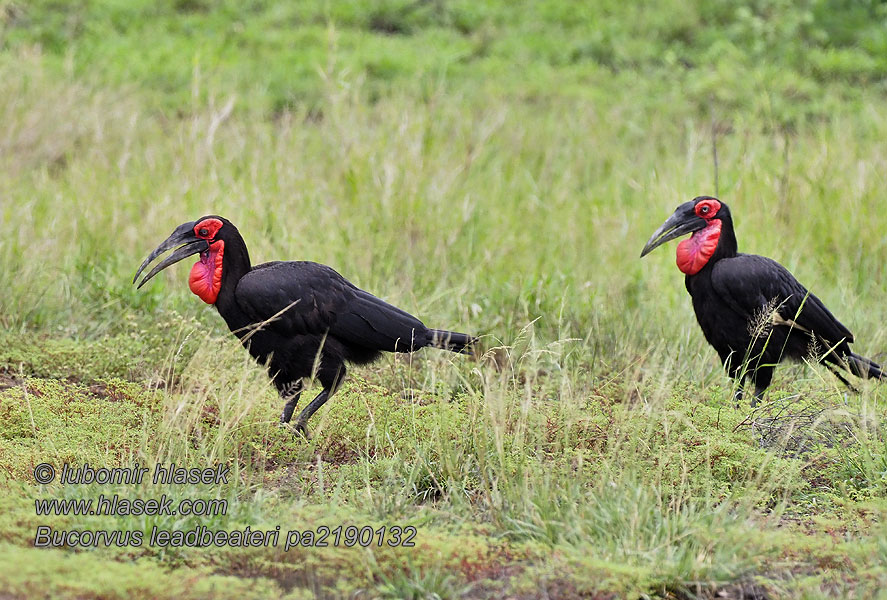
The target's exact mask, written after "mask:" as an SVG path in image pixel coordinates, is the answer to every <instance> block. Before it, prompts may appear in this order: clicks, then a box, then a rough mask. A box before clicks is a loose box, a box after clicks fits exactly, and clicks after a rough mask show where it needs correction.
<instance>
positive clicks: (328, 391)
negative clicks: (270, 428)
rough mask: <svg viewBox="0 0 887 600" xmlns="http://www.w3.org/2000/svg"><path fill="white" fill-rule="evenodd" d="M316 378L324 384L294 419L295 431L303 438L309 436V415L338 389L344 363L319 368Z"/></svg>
mask: <svg viewBox="0 0 887 600" xmlns="http://www.w3.org/2000/svg"><path fill="white" fill-rule="evenodd" d="M318 378H319V379H320V382H321V383H322V384H323V385H324V388H323V390H321V392H320V393H319V394H317V396H316V397H315V398H314V400H312V401H311V402H310V403H309V404H308V406H306V407H305V408H303V409H302V412H300V413H299V417H298V418H297V419H296V431H298V432H299V433H301V434H302V435H303V436H305V438H308V437H309V436H308V427H307V425H308V419H310V418H311V415H313V414H314V413H316V412H317V411H318V410H319V409H320V407H321V406H323V405H324V404H325V403H326V401H327V400H329V399H330V398H332V396H333V394H335V393H336V390H337V389H339V384H340V383H341V382H342V380H343V379H344V378H345V367H344V365H340V366H339V368H338V369H335V370H332V369H326V370H321V372H320V373H318Z"/></svg>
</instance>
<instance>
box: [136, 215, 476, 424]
mask: <svg viewBox="0 0 887 600" xmlns="http://www.w3.org/2000/svg"><path fill="white" fill-rule="evenodd" d="M174 247H178V250H177V251H176V252H174V253H173V255H171V256H170V257H168V258H167V259H166V260H165V261H163V262H162V263H160V264H158V265H157V266H156V267H154V269H153V270H152V271H151V272H149V273H148V275H147V276H146V277H145V279H143V280H142V282H141V283H140V284H139V286H140V287H141V285H143V284H144V283H145V282H146V281H147V280H148V279H150V278H151V277H153V276H154V275H155V274H156V273H158V272H159V271H160V270H162V269H163V268H165V267H167V266H169V265H170V264H173V263H174V262H178V261H179V260H182V259H183V258H185V257H186V256H189V255H192V254H196V253H198V252H199V253H200V255H201V260H200V262H198V263H196V264H195V265H194V267H193V268H192V276H191V289H192V291H194V293H195V294H198V295H199V296H200V297H201V298H203V299H204V301H206V302H210V303H212V304H214V305H215V307H216V308H217V309H218V311H219V314H220V315H221V316H222V318H223V319H225V322H226V324H227V325H228V328H229V329H230V330H231V331H232V332H233V333H234V334H235V335H236V336H237V337H238V338H239V339H240V340H241V342H242V343H243V345H244V346H245V347H246V348H247V349H248V350H249V352H250V354H252V356H253V357H254V358H255V359H256V360H257V361H258V362H259V363H261V364H267V365H268V368H269V374H270V376H271V378H272V380H273V382H274V384H275V386H276V387H277V390H278V392H279V394H280V396H281V397H282V398H284V399H285V400H286V405H285V406H284V410H283V414H282V415H281V422H282V423H288V422H289V421H290V419H291V417H292V414H293V410H294V409H295V406H296V403H297V402H298V400H299V396H300V394H301V392H302V381H303V379H305V378H307V377H310V376H312V375H315V376H316V377H317V379H318V380H319V381H320V383H321V385H322V386H323V390H322V391H321V392H320V394H318V395H317V397H316V398H314V400H312V401H311V403H310V404H309V405H308V406H307V407H306V408H305V409H304V410H302V412H301V413H300V414H299V416H298V418H297V419H296V428H297V429H298V430H301V431H302V432H303V433H304V432H306V423H307V421H308V419H309V418H310V417H311V415H313V414H314V412H316V411H317V409H319V408H320V407H321V406H322V405H323V404H324V402H326V401H327V400H328V399H329V398H330V396H332V395H333V394H334V393H335V391H336V389H337V388H338V386H339V384H340V383H341V382H342V379H343V378H344V377H345V374H346V367H345V363H346V362H347V363H351V364H355V365H362V364H367V363H370V362H372V361H374V360H376V359H378V358H379V357H380V355H381V353H382V352H413V351H415V350H419V349H420V348H425V347H429V346H430V347H434V348H442V349H446V350H450V351H453V352H459V353H470V351H471V345H472V344H473V343H474V341H475V338H473V337H472V336H469V335H467V334H464V333H456V332H452V331H444V330H437V329H429V328H428V327H426V326H425V325H424V324H423V323H422V322H421V321H420V320H419V319H417V318H416V317H414V316H413V315H411V314H409V313H407V312H405V311H403V310H401V309H399V308H397V307H395V306H392V305H391V304H388V303H387V302H385V301H383V300H380V299H379V298H377V297H376V296H373V295H372V294H370V293H368V292H366V291H364V290H362V289H360V288H358V287H356V286H355V285H353V284H352V283H351V282H349V281H348V280H347V279H345V278H344V277H342V276H341V275H340V274H339V273H337V272H336V271H335V270H333V269H331V268H330V267H328V266H325V265H321V264H318V263H314V262H308V261H288V262H282V261H274V262H268V263H263V264H260V265H256V266H252V265H251V264H250V259H249V253H248V251H247V248H246V244H245V242H244V241H243V238H242V237H241V235H240V233H239V232H238V231H237V228H236V227H235V226H234V225H233V224H231V222H230V221H228V220H226V219H224V218H222V217H219V216H214V215H210V216H207V217H202V218H201V219H198V220H197V221H194V222H191V223H185V224H183V225H181V226H179V227H178V228H177V229H176V231H175V232H173V234H172V235H171V236H170V237H169V238H168V239H167V240H166V241H165V242H163V243H162V244H161V245H160V246H158V248H157V249H156V250H155V251H154V252H152V254H151V255H150V256H149V257H148V258H147V259H146V260H145V262H144V263H143V264H142V266H141V267H140V268H139V271H138V273H136V278H138V276H139V274H140V273H141V272H142V270H143V269H144V268H145V267H146V266H147V265H148V264H149V263H150V262H151V261H152V260H153V259H154V258H156V257H157V256H159V255H160V254H162V253H163V252H164V251H166V250H169V249H171V248H174ZM219 275H220V277H219ZM214 276H215V277H216V279H213V277H214ZM133 281H135V279H133Z"/></svg>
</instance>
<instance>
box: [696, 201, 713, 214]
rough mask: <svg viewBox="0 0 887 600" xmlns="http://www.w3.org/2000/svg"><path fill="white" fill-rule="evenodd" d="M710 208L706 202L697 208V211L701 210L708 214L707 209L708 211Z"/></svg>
mask: <svg viewBox="0 0 887 600" xmlns="http://www.w3.org/2000/svg"><path fill="white" fill-rule="evenodd" d="M710 210H711V208H710V207H709V206H708V205H707V204H703V205H702V208H700V209H699V212H701V213H702V214H704V215H705V214H708V211H710Z"/></svg>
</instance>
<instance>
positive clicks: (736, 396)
mask: <svg viewBox="0 0 887 600" xmlns="http://www.w3.org/2000/svg"><path fill="white" fill-rule="evenodd" d="M744 394H745V390H743V389H742V382H741V381H740V382H739V387H737V388H736V393H734V394H733V401H734V402H736V408H739V403H740V402H742V396H743V395H744Z"/></svg>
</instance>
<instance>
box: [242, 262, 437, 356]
mask: <svg viewBox="0 0 887 600" xmlns="http://www.w3.org/2000/svg"><path fill="white" fill-rule="evenodd" d="M235 297H236V298H237V303H238V305H240V307H241V308H242V309H243V310H244V311H245V312H246V313H247V314H248V315H249V316H250V318H251V319H252V320H253V322H254V323H259V322H263V321H266V320H268V319H272V318H273V321H271V322H269V323H268V324H267V325H265V327H267V328H269V329H272V330H274V331H277V332H279V333H281V334H284V335H305V334H324V333H329V335H332V336H334V337H336V338H337V339H339V340H341V341H343V342H346V343H349V344H355V345H359V346H362V347H364V348H369V349H375V350H395V349H406V347H405V344H406V345H409V344H411V343H412V340H413V339H414V337H415V338H419V339H421V341H422V343H420V344H418V345H417V347H421V346H424V345H425V338H426V337H427V330H426V328H425V326H424V325H423V324H422V322H421V321H419V320H418V319H417V318H416V317H414V316H412V315H410V314H409V313H406V312H404V311H402V310H400V309H399V308H396V307H394V306H392V305H390V304H388V303H387V302H384V301H382V300H380V299H379V298H376V297H375V296H373V295H372V294H370V293H368V292H365V291H363V290H361V289H360V288H358V287H356V286H354V285H353V284H352V283H351V282H349V281H348V280H347V279H345V278H344V277H342V276H341V275H339V273H337V272H336V271H334V270H333V269H331V268H330V267H327V266H325V265H321V264H318V263H313V262H306V261H293V262H276V263H266V264H263V265H258V266H257V267H255V268H254V269H253V270H252V271H250V272H249V273H247V274H246V275H244V276H243V277H242V278H241V279H240V281H239V282H238V284H237V289H236V291H235ZM275 315H276V318H275Z"/></svg>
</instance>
